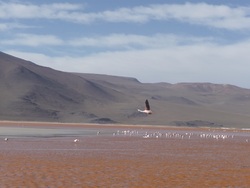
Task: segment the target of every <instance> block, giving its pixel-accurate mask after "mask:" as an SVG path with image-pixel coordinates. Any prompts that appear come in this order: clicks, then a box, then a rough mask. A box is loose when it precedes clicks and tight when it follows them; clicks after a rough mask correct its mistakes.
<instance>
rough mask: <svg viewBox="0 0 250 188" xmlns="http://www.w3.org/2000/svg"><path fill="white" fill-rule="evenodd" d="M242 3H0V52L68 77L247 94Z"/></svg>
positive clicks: (246, 5) (248, 40)
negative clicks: (205, 86) (212, 86)
mask: <svg viewBox="0 0 250 188" xmlns="http://www.w3.org/2000/svg"><path fill="white" fill-rule="evenodd" d="M249 49H250V2H248V1H247V0H245V1H243V0H237V1H235V0H231V1H230V0H221V1H211V0H210V1H208V0H207V1H197V0H193V1H192V0H191V1H182V0H179V1H178V0H175V1H174V0H169V1H165V0H137V1H128V0H101V1H100V0H87V1H84V0H81V1H80V0H71V1H69V0H68V1H61V0H54V1H53V0H50V1H47V0H44V1H38V0H33V1H32V0H30V1H29V0H28V1H18V0H13V1H1V0H0V51H3V52H5V53H9V54H11V55H14V56H17V57H20V58H23V59H26V60H30V61H32V62H34V63H36V64H39V65H42V66H47V67H51V68H54V69H57V70H62V71H67V72H82V73H98V74H109V75H118V76H128V77H135V78H137V79H139V81H141V82H168V83H178V82H211V83H219V84H233V85H237V86H241V87H245V88H250V82H249V75H250V52H249Z"/></svg>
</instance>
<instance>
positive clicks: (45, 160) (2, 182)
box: [0, 121, 250, 187]
mask: <svg viewBox="0 0 250 188" xmlns="http://www.w3.org/2000/svg"><path fill="white" fill-rule="evenodd" d="M0 126H1V127H7V128H8V127H10V128H13V127H18V128H20V129H18V131H20V130H22V131H24V132H25V131H26V130H27V131H30V130H32V131H36V130H37V131H38V132H39V131H41V129H40V128H44V129H45V130H46V131H47V129H48V131H51V130H52V131H54V132H52V133H51V132H48V133H47V132H45V133H44V135H42V136H37V135H36V134H34V133H36V132H31V133H30V134H34V135H33V136H32V135H31V136H21V137H20V136H18V135H19V134H20V133H16V135H17V136H16V137H13V138H10V139H9V140H8V141H7V142H6V141H4V140H3V138H4V135H2V137H1V138H0V139H1V141H0V151H1V152H0V160H1V164H0V169H1V172H2V173H1V174H0V187H249V186H250V158H249V153H250V139H249V138H250V134H249V131H242V130H218V129H206V128H201V129H200V128H193V129H192V128H176V127H170V128H169V127H154V126H151V127H150V126H146V127H145V126H133V125H128V126H120V125H119V126H116V125H104V126H100V125H89V124H80V125H79V124H68V123H67V124H60V123H46V122H44V123H41V122H10V121H2V122H0ZM51 126H52V127H53V129H50V127H51ZM22 127H23V128H22ZM33 128H36V129H35V130H34V129H33ZM118 129H119V130H118ZM10 130H11V131H15V129H10ZM62 130H63V131H65V132H63V134H62V135H56V133H57V132H60V131H62ZM97 130H98V131H99V130H100V131H101V133H102V132H103V133H105V134H100V135H97V134H96V131H97ZM117 130H118V131H119V134H118V131H117ZM67 131H71V132H70V134H68V132H67ZM72 131H73V134H72ZM74 131H75V132H76V133H77V134H75V132H74ZM81 131H82V132H81ZM84 131H86V132H87V133H86V134H83V133H85V132H84ZM114 131H115V132H114ZM78 132H79V134H78ZM114 133H115V134H114ZM146 133H147V134H148V136H149V137H145V134H146ZM76 137H77V138H78V139H79V142H76V143H75V142H74V139H75V138H76ZM248 139H249V142H248Z"/></svg>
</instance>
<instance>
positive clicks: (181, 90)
mask: <svg viewBox="0 0 250 188" xmlns="http://www.w3.org/2000/svg"><path fill="white" fill-rule="evenodd" d="M0 91H1V92H0V120H30V121H58V122H84V123H89V122H98V123H122V124H151V125H176V126H215V127H222V126H224V127H246V128H250V113H249V112H250V90H249V89H245V88H240V87H237V86H233V85H221V84H213V83H178V84H169V83H141V82H139V81H138V80H137V79H136V78H128V77H119V76H111V75H100V74H86V73H66V72H61V71H57V70H53V69H51V68H47V67H42V66H38V65H36V64H34V63H32V62H29V61H25V60H22V59H19V58H17V57H13V56H10V55H8V54H5V53H2V52H0ZM145 99H149V101H150V104H151V108H152V110H153V114H152V115H150V116H147V115H144V114H140V113H138V112H137V108H144V101H145Z"/></svg>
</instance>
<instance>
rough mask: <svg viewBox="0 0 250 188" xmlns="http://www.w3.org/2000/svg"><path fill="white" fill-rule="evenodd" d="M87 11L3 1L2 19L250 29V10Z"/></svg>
mask: <svg viewBox="0 0 250 188" xmlns="http://www.w3.org/2000/svg"><path fill="white" fill-rule="evenodd" d="M84 8H85V6H84V5H80V4H73V3H60V4H55V3H54V4H42V5H34V4H26V3H4V2H1V3H0V19H33V18H40V19H60V20H65V21H70V22H78V23H91V22H95V21H105V22H133V23H143V22H149V21H151V20H160V21H166V20H171V19H174V20H178V21H181V22H187V23H191V24H198V25H204V26H209V27H216V28H224V29H229V30H240V29H250V17H249V14H250V7H230V6H226V5H212V4H207V3H185V4H155V5H148V6H137V7H132V8H118V9H115V10H104V11H100V12H86V11H84Z"/></svg>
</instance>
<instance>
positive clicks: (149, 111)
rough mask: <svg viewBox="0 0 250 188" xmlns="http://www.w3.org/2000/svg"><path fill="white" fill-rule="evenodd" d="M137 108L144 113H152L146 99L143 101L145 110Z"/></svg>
mask: <svg viewBox="0 0 250 188" xmlns="http://www.w3.org/2000/svg"><path fill="white" fill-rule="evenodd" d="M137 110H138V112H142V113H145V114H152V111H151V110H150V106H149V102H148V99H147V100H146V101H145V110H140V109H137Z"/></svg>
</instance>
